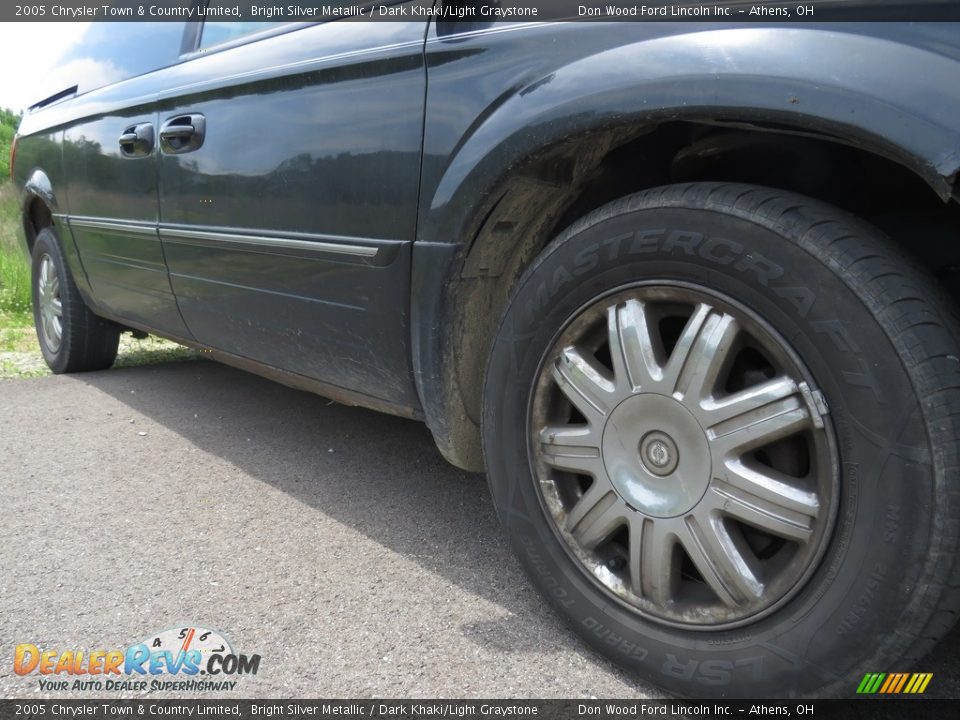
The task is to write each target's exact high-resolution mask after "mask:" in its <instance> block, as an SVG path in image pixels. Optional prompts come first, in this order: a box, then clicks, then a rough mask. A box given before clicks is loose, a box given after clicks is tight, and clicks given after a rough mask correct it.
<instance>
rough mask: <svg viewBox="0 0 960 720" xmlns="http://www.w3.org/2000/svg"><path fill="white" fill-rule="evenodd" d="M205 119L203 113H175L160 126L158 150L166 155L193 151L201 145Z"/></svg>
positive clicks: (204, 130) (205, 123) (205, 128)
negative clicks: (174, 115)
mask: <svg viewBox="0 0 960 720" xmlns="http://www.w3.org/2000/svg"><path fill="white" fill-rule="evenodd" d="M206 130H207V120H206V118H204V117H203V115H200V114H197V113H194V114H192V115H177V116H176V117H173V118H170V119H169V120H167V121H166V122H165V123H163V125H162V126H161V127H160V150H161V151H163V152H164V153H166V154H167V155H176V154H179V153H187V152H193V151H194V150H197V149H198V148H199V147H200V146H201V145H203V139H204V136H205V135H206Z"/></svg>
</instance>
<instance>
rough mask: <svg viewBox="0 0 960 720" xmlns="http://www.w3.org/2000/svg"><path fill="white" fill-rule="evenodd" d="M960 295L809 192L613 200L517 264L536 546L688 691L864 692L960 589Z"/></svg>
mask: <svg viewBox="0 0 960 720" xmlns="http://www.w3.org/2000/svg"><path fill="white" fill-rule="evenodd" d="M951 316H952V308H951V307H950V306H949V303H947V302H945V301H944V299H943V297H942V296H941V295H940V294H939V292H938V291H937V290H936V288H935V286H934V285H933V282H932V281H931V280H930V279H928V278H927V277H926V276H925V275H924V274H923V273H921V272H920V271H918V270H917V269H915V268H913V267H912V266H911V265H910V262H909V260H907V259H906V258H905V257H903V256H901V255H900V254H898V252H897V251H896V249H895V248H893V247H892V245H891V244H890V243H889V242H888V241H887V240H886V239H884V238H882V237H880V236H879V233H878V232H877V231H876V230H874V229H872V228H870V227H867V226H865V225H863V224H861V223H859V222H858V221H857V220H856V219H855V218H852V217H851V216H849V215H846V214H845V213H843V212H841V211H839V210H837V209H835V208H831V207H829V206H826V205H823V204H820V203H818V202H816V201H813V200H809V199H807V198H802V197H798V196H795V195H789V194H786V193H781V192H779V191H775V190H768V189H765V188H757V187H750V186H742V185H715V184H693V185H684V186H672V187H668V188H662V189H656V190H651V191H647V192H644V193H640V194H638V195H634V196H631V197H629V198H625V199H623V200H620V201H617V202H615V203H612V204H610V205H607V206H606V207H603V208H601V209H599V210H597V211H595V212H594V213H592V214H590V215H589V216H588V217H586V218H584V219H583V220H581V221H580V222H578V223H577V224H576V225H574V226H573V227H571V228H570V229H568V230H567V231H566V232H564V233H563V234H562V235H561V236H560V237H559V238H557V239H556V240H555V241H554V242H553V243H552V244H551V245H550V246H549V247H548V248H547V249H546V250H545V251H544V252H543V254H542V255H541V256H540V257H539V258H538V260H537V261H536V262H535V263H534V264H533V265H532V266H531V267H530V268H529V269H528V271H527V272H526V273H525V275H524V276H523V277H522V278H521V280H520V282H519V284H518V287H517V289H516V291H515V292H514V294H513V296H512V299H511V301H510V303H509V306H508V309H507V310H506V313H505V315H504V318H503V320H502V323H501V327H500V330H499V332H498V335H497V337H496V339H495V342H494V347H493V350H492V354H491V359H490V364H489V367H488V373H487V378H486V384H485V395H484V423H483V439H484V449H485V455H486V461H487V467H488V474H489V481H490V486H491V489H492V492H493V496H494V502H495V504H496V506H497V510H498V513H499V516H500V518H501V521H502V523H503V524H504V526H505V528H506V531H507V533H508V535H509V537H510V540H511V542H512V544H513V546H514V548H515V550H516V552H517V553H518V555H519V557H520V559H521V561H522V563H523V565H524V566H525V568H526V569H527V571H528V572H529V574H530V575H531V577H532V578H533V580H534V582H535V584H536V585H537V586H538V587H539V589H540V590H541V592H543V593H544V594H545V595H546V597H547V598H548V599H549V600H550V601H551V602H552V604H553V605H554V607H556V608H557V610H558V611H559V612H560V613H561V615H562V616H563V617H564V618H565V619H566V620H567V621H568V622H569V623H570V624H571V625H572V626H573V627H574V628H575V629H576V631H577V632H578V633H580V634H581V635H582V636H583V637H584V638H585V639H586V640H587V641H588V642H590V643H591V644H592V645H594V646H595V647H597V648H599V649H600V650H601V651H602V652H604V653H605V654H606V655H607V656H609V657H610V658H611V659H613V660H614V661H616V662H618V663H619V664H621V665H623V666H625V667H627V668H629V669H631V670H633V671H635V672H637V673H639V674H641V675H643V676H645V677H647V678H649V679H651V680H653V681H654V682H656V683H657V684H659V685H661V686H663V687H666V688H668V689H669V690H671V691H673V692H676V693H679V694H684V695H743V696H772V695H780V696H786V695H800V696H803V695H812V694H836V695H843V694H849V693H853V692H854V691H855V690H856V688H857V686H858V684H859V682H860V680H861V679H862V678H863V675H864V673H866V672H890V671H893V670H903V669H905V665H907V664H909V663H911V662H913V661H914V660H916V659H917V658H919V657H921V656H922V655H923V654H924V653H925V652H926V651H927V650H929V648H930V647H931V646H932V643H933V642H934V641H935V640H936V639H937V638H938V637H939V636H940V635H942V634H943V633H944V632H946V630H948V629H949V627H950V626H951V624H952V619H953V617H954V612H955V610H956V609H957V605H958V597H957V592H956V590H955V588H956V586H957V584H958V583H957V575H958V571H957V568H956V563H955V562H954V558H955V557H956V552H955V551H956V549H957V545H958V538H957V532H958V527H960V523H958V522H957V521H958V515H960V502H958V496H957V490H958V478H957V458H958V449H960V448H958V435H960V428H958V422H957V419H958V413H960V390H958V388H960V361H958V358H960V343H958V335H957V332H956V328H955V326H954V324H953V323H952V321H951V320H950V319H949V318H951ZM951 587H953V588H954V589H953V590H951Z"/></svg>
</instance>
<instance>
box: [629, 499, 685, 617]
mask: <svg viewBox="0 0 960 720" xmlns="http://www.w3.org/2000/svg"><path fill="white" fill-rule="evenodd" d="M679 581H680V556H679V555H678V554H677V552H676V538H675V536H674V535H673V534H672V533H669V532H666V531H665V529H664V526H663V523H659V524H658V523H656V522H654V521H653V520H651V519H649V518H645V519H644V518H634V519H632V521H631V523H630V585H631V589H632V590H633V592H634V593H635V594H636V595H638V596H639V597H645V598H647V599H648V600H650V601H652V602H654V603H656V604H658V605H661V606H665V605H667V604H668V603H669V602H670V601H671V599H672V598H673V595H674V593H675V591H676V588H677V585H678V583H679Z"/></svg>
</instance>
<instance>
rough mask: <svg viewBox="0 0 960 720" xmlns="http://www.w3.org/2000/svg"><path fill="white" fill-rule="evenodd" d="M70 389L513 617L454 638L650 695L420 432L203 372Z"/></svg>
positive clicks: (468, 478)
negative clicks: (546, 586)
mask: <svg viewBox="0 0 960 720" xmlns="http://www.w3.org/2000/svg"><path fill="white" fill-rule="evenodd" d="M74 377H75V378H76V379H77V380H78V381H81V382H84V383H86V384H89V385H90V386H92V387H95V388H96V389H98V390H99V391H101V392H103V393H106V394H107V395H110V396H111V397H113V398H114V399H116V400H118V401H119V402H121V403H123V404H125V405H127V406H128V407H130V408H131V410H134V411H136V412H138V413H140V414H142V415H144V416H146V417H148V418H150V419H151V420H152V421H154V422H156V423H158V424H160V425H162V426H164V427H166V428H167V429H169V430H171V431H173V432H175V433H177V434H178V435H180V436H181V437H183V438H184V439H185V440H186V441H188V442H189V443H191V444H192V445H194V446H196V447H198V448H199V449H201V450H203V451H205V452H208V453H211V454H213V455H216V456H217V457H220V458H223V459H225V460H227V461H228V462H229V463H231V464H232V465H234V466H236V467H237V468H239V469H240V470H242V471H243V472H245V473H247V474H249V475H250V476H252V477H254V478H256V479H258V480H259V481H262V482H264V483H268V484H269V485H271V486H273V487H275V488H277V489H279V490H281V491H283V492H284V493H286V494H288V495H290V496H292V497H294V498H296V499H297V500H299V501H300V502H302V503H304V504H306V505H308V506H311V507H314V508H317V509H318V510H320V511H321V512H322V513H323V514H325V515H327V516H329V517H331V518H333V519H334V520H336V521H338V522H340V523H342V524H344V525H346V526H348V527H349V528H351V529H353V530H356V531H358V532H360V533H362V534H363V535H365V536H366V537H368V538H370V539H371V540H373V541H374V542H376V543H379V544H380V545H382V546H384V547H386V548H388V549H389V550H391V551H393V552H395V553H398V554H401V555H403V556H404V557H405V558H407V559H410V560H412V561H414V562H416V563H417V564H418V565H420V566H422V567H423V568H425V569H427V570H429V571H430V572H433V573H436V574H437V575H439V576H441V577H443V578H445V579H446V580H448V581H450V582H451V583H453V584H455V585H457V586H459V587H460V588H462V589H464V590H466V591H468V592H470V593H474V594H476V595H477V596H479V597H481V598H483V599H485V600H487V601H489V602H491V603H495V604H497V605H499V606H501V607H503V608H504V609H505V610H507V611H508V613H507V614H505V615H503V616H501V617H498V618H493V619H490V620H484V621H482V622H475V623H471V624H466V625H463V626H461V629H462V632H463V633H464V634H465V635H466V636H467V637H468V638H469V639H471V640H472V641H473V642H475V643H477V644H478V645H481V646H483V647H485V648H488V649H490V650H494V651H499V652H521V653H522V652H525V651H527V650H536V651H537V652H541V653H542V652H552V651H558V650H560V649H570V648H575V649H576V651H577V652H578V653H579V654H581V656H582V657H584V658H586V659H588V660H589V661H590V662H591V663H594V664H598V665H599V666H601V667H603V668H604V669H605V670H606V671H608V672H610V673H611V674H614V675H615V676H617V677H618V678H619V679H620V680H621V681H622V682H625V683H628V684H630V685H632V686H636V687H637V691H638V692H642V693H643V694H646V695H650V694H656V693H655V691H652V690H651V688H649V687H647V686H640V685H638V684H637V683H636V682H635V681H633V680H631V679H630V678H629V677H628V676H627V675H625V674H624V673H622V672H621V671H620V670H618V669H617V668H616V667H615V666H614V665H612V664H611V663H607V662H606V661H604V660H603V659H602V658H601V657H600V656H599V655H597V654H596V653H594V652H593V651H592V650H591V649H590V648H588V647H587V646H586V645H585V644H584V643H583V642H581V641H580V640H579V638H577V637H576V636H575V635H573V634H572V633H571V632H570V631H569V630H567V628H566V627H565V626H564V625H563V622H562V621H561V620H560V619H559V618H557V617H556V616H555V615H553V613H552V612H551V610H550V609H549V607H548V606H547V605H546V603H545V602H544V601H543V600H542V599H541V598H540V597H539V595H538V594H537V593H536V592H535V591H534V590H533V588H532V587H531V585H530V583H529V581H528V580H527V578H526V577H525V576H524V574H523V572H522V570H521V569H520V567H519V564H518V563H517V561H516V560H515V558H514V557H513V555H512V553H511V551H510V548H509V547H508V545H507V542H506V540H505V539H504V538H503V536H502V535H501V530H500V524H499V521H498V519H497V516H496V513H495V511H494V508H493V505H492V502H491V500H490V496H489V492H488V489H487V484H486V480H485V478H484V476H483V475H479V474H471V473H467V472H463V471H461V470H458V469H457V468H455V467H453V466H452V465H450V464H449V463H447V462H446V461H445V460H444V459H443V457H442V456H441V454H440V452H439V450H437V448H436V446H435V444H434V441H433V438H432V436H431V434H430V432H429V430H428V429H427V428H426V426H425V425H424V424H422V423H420V422H416V421H412V420H406V419H403V418H398V417H393V416H390V415H385V414H382V413H378V412H374V411H371V410H366V409H363V408H357V407H348V406H344V405H340V404H338V403H334V402H332V401H330V400H327V399H326V398H323V397H320V396H317V395H312V394H310V393H306V392H300V391H297V390H293V389H290V388H287V387H285V386H283V385H280V384H277V383H274V382H271V381H268V380H265V379H263V378H260V377H258V376H255V375H252V374H249V373H246V372H242V371H240V370H236V369H233V368H230V367H227V366H224V365H220V364H218V363H214V362H209V361H204V360H199V361H188V362H180V363H170V364H165V365H154V366H144V367H137V368H123V369H113V370H110V371H106V372H100V373H87V374H84V375H82V376H74ZM198 482H202V478H198ZM318 552H319V553H322V549H318ZM318 560H322V557H318Z"/></svg>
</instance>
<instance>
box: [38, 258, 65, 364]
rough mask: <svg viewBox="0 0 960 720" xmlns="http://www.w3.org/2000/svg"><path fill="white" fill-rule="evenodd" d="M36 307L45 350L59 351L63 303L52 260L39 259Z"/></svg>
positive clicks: (55, 267)
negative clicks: (38, 311) (38, 312)
mask: <svg viewBox="0 0 960 720" xmlns="http://www.w3.org/2000/svg"><path fill="white" fill-rule="evenodd" d="M37 286H38V287H37V295H38V307H39V310H40V335H41V339H42V340H43V343H44V345H46V346H47V350H49V351H50V352H52V353H55V352H57V351H58V350H59V349H60V342H61V339H62V338H63V303H62V302H61V300H60V277H59V275H58V274H57V266H56V265H54V264H53V258H52V257H50V256H49V255H46V254H45V255H44V256H43V257H41V258H40V277H39V279H38V282H37Z"/></svg>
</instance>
